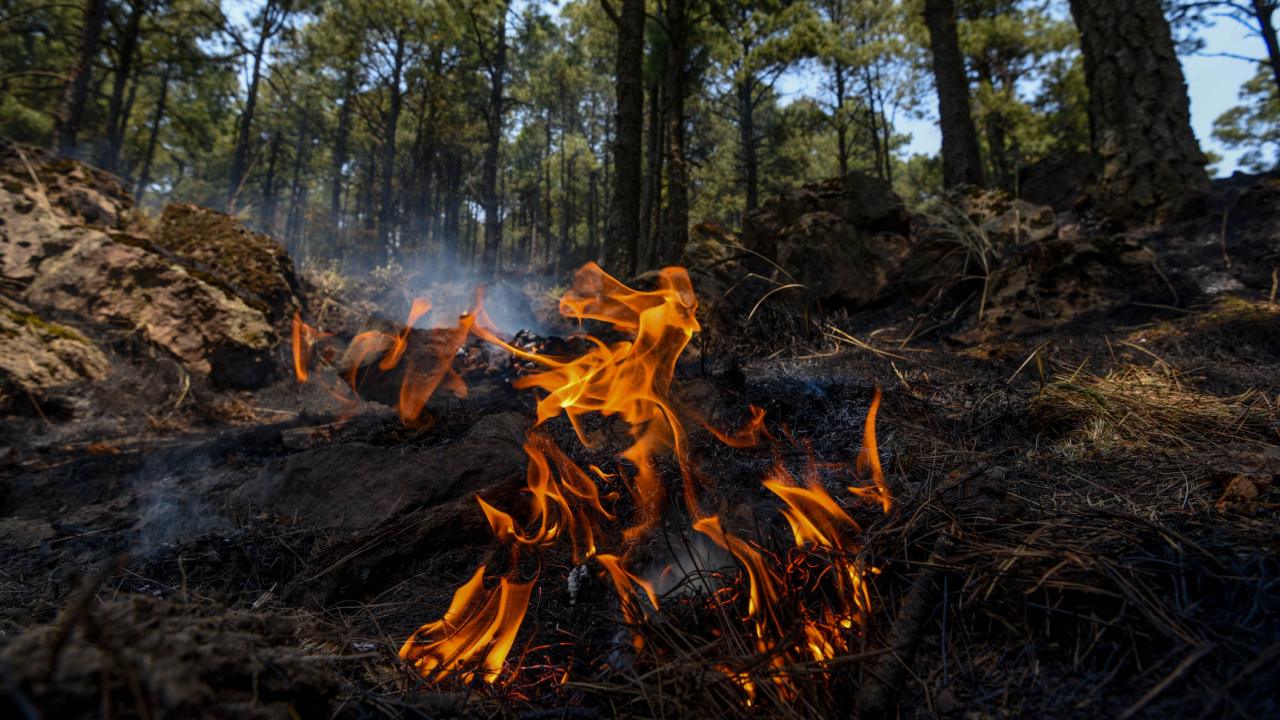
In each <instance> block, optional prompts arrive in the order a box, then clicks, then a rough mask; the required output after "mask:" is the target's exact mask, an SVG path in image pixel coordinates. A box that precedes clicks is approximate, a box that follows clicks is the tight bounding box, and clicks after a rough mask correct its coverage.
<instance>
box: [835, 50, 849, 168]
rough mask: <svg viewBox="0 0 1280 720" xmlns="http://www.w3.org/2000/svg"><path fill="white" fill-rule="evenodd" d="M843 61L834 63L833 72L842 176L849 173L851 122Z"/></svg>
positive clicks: (837, 154)
mask: <svg viewBox="0 0 1280 720" xmlns="http://www.w3.org/2000/svg"><path fill="white" fill-rule="evenodd" d="M845 72H846V71H845V67H844V64H843V63H840V62H835V63H832V74H833V75H834V79H835V91H836V107H835V111H834V112H833V113H832V114H833V115H834V116H835V126H836V160H837V161H838V162H839V164H840V177H844V176H845V175H848V174H849V123H848V122H847V121H846V120H845V114H844V104H845V101H847V100H848V92H849V91H848V88H847V87H846V83H847V82H848V79H847V78H846V77H845Z"/></svg>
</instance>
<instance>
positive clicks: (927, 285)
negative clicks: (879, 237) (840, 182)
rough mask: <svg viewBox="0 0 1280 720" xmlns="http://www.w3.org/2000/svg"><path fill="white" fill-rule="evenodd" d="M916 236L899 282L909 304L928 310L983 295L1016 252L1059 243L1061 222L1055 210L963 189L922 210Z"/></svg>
mask: <svg viewBox="0 0 1280 720" xmlns="http://www.w3.org/2000/svg"><path fill="white" fill-rule="evenodd" d="M914 234H915V237H916V240H917V242H916V243H915V244H914V245H913V246H912V248H911V251H910V254H909V255H908V257H907V259H906V261H905V262H903V263H902V266H901V268H900V269H899V271H898V273H897V278H896V282H897V285H898V286H899V287H900V288H901V290H902V292H903V294H904V295H905V296H906V297H907V298H908V299H909V300H911V301H912V302H914V303H916V304H919V305H925V304H932V303H935V302H937V301H940V300H945V299H949V300H955V301H959V300H960V299H961V298H962V297H963V296H965V295H970V294H974V293H980V292H981V286H982V284H983V282H984V281H985V280H986V278H987V277H988V276H989V275H990V274H991V273H992V272H993V271H994V270H995V269H996V268H997V267H999V266H1000V265H1001V264H1002V263H1003V262H1004V261H1005V259H1007V258H1008V257H1011V256H1012V254H1013V253H1014V252H1015V250H1016V248H1018V247H1019V246H1024V245H1034V244H1038V243H1044V242H1046V241H1049V240H1051V239H1053V238H1056V237H1057V236H1058V222H1057V216H1056V215H1055V213H1054V211H1053V208H1051V207H1048V206H1044V205H1033V204H1031V203H1029V202H1026V201H1025V200H1018V199H1015V198H1012V197H1010V196H1009V195H1008V194H1007V193H1005V192H1003V191H1001V190H984V189H981V188H974V187H965V188H961V189H958V190H955V191H952V192H951V193H950V194H948V195H947V196H946V197H944V198H941V199H939V200H937V201H935V202H933V203H931V204H929V205H928V206H926V207H925V208H924V209H923V210H921V211H920V213H919V214H918V215H917V216H916V218H915V230H914Z"/></svg>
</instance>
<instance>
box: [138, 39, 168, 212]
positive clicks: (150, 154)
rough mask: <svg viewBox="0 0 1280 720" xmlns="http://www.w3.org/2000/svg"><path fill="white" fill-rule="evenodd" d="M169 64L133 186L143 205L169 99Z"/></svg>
mask: <svg viewBox="0 0 1280 720" xmlns="http://www.w3.org/2000/svg"><path fill="white" fill-rule="evenodd" d="M169 73H170V70H169V65H167V64H166V65H165V66H164V71H163V72H161V74H160V95H159V96H158V97H157V98H156V110H155V113H154V114H153V115H152V116H151V130H150V131H149V132H148V134H147V152H146V155H144V156H143V159H142V169H141V170H140V171H139V172H138V184H137V185H135V186H134V188H133V196H134V197H135V198H136V199H137V203H138V205H142V196H143V194H144V193H146V191H147V186H148V185H150V184H151V165H152V163H153V162H155V157H156V145H158V144H159V142H160V123H162V122H163V121H164V112H165V103H166V102H168V100H169Z"/></svg>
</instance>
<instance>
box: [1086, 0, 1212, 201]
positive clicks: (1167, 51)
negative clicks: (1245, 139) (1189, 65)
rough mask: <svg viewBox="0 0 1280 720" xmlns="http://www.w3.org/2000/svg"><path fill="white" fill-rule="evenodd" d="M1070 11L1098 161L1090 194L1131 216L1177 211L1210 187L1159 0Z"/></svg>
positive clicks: (1104, 0)
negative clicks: (1078, 43)
mask: <svg viewBox="0 0 1280 720" xmlns="http://www.w3.org/2000/svg"><path fill="white" fill-rule="evenodd" d="M1071 14H1072V16H1073V17H1074V18H1075V22H1076V27H1077V28H1079V30H1080V41H1081V48H1082V49H1083V51H1084V69H1085V81H1086V83H1087V84H1088V87H1089V126H1090V127H1089V130H1090V137H1091V139H1092V144H1093V152H1094V154H1095V155H1096V156H1097V157H1098V158H1099V159H1100V160H1101V164H1102V172H1101V177H1099V178H1098V182H1097V186H1096V187H1095V188H1094V191H1093V193H1092V194H1091V195H1092V199H1093V200H1094V201H1095V202H1096V203H1097V205H1098V207H1099V208H1100V209H1101V210H1102V211H1103V212H1104V213H1106V214H1108V215H1109V216H1111V217H1113V218H1115V219H1117V220H1121V221H1124V222H1129V223H1145V222H1149V221H1151V220H1155V219H1158V218H1159V217H1160V216H1163V215H1167V214H1170V213H1176V212H1177V211H1179V210H1181V209H1183V208H1184V207H1186V206H1187V203H1189V202H1192V201H1194V200H1195V199H1196V198H1198V197H1199V196H1201V195H1202V194H1203V193H1204V192H1205V191H1207V190H1208V187H1209V178H1208V175H1207V173H1206V172H1205V167H1204V166H1205V157H1204V154H1203V153H1202V152H1200V145H1199V143H1197V142H1196V137H1195V134H1194V133H1193V132H1192V130H1191V114H1190V109H1189V108H1190V101H1189V99H1188V97H1187V84H1186V80H1185V79H1184V78H1183V75H1182V66H1181V65H1179V64H1178V57H1177V55H1176V54H1175V53H1174V46H1173V35H1172V33H1171V31H1170V29H1169V23H1168V21H1167V20H1166V19H1165V17H1164V11H1163V9H1162V8H1161V4H1160V0H1071Z"/></svg>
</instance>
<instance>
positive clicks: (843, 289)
mask: <svg viewBox="0 0 1280 720" xmlns="http://www.w3.org/2000/svg"><path fill="white" fill-rule="evenodd" d="M909 234H910V222H909V219H908V215H907V211H906V207H905V206H904V205H903V202H902V199H901V198H900V197H898V195H897V194H896V193H894V192H893V189H892V188H891V187H890V186H889V184H888V183H886V182H884V181H882V180H878V179H876V178H873V177H871V176H869V175H864V174H862V173H858V172H853V173H850V174H849V175H847V176H845V177H843V178H836V179H832V180H827V181H825V182H823V183H820V184H816V185H805V186H804V187H801V188H798V189H796V190H793V191H791V192H788V193H785V194H783V195H779V196H777V197H775V198H772V199H770V200H769V201H767V202H766V203H765V204H764V205H763V206H762V207H761V208H760V209H759V210H757V211H755V212H753V213H751V214H750V215H749V216H748V217H747V220H746V223H745V226H744V228H743V241H744V243H745V244H746V246H747V247H748V248H750V249H751V250H753V251H754V252H756V253H759V254H760V255H761V256H763V257H765V258H767V259H768V260H770V261H772V262H775V263H777V265H778V266H780V267H781V268H782V270H784V271H785V272H786V273H788V274H789V276H790V277H789V278H787V279H788V280H789V281H793V282H795V283H799V284H801V285H803V286H804V288H805V292H806V293H807V294H809V295H810V296H811V297H814V298H816V299H819V300H830V301H834V302H836V303H837V304H851V305H861V304H867V303H871V302H874V301H875V300H877V299H878V298H879V297H880V296H881V294H882V293H883V291H884V289H885V286H886V284H887V281H888V277H889V274H890V273H891V272H892V271H893V269H894V268H895V267H897V265H898V263H899V262H901V260H902V258H903V256H904V255H905V253H906V249H907V237H908V236H909Z"/></svg>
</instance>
